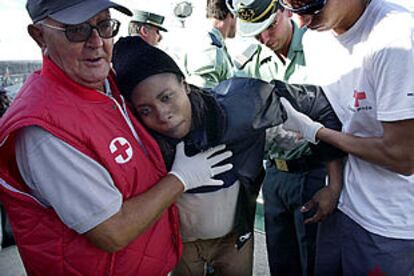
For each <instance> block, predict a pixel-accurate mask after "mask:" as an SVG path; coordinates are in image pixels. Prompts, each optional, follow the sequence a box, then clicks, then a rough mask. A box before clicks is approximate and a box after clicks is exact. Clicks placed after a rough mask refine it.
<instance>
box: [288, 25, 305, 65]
mask: <svg viewBox="0 0 414 276" xmlns="http://www.w3.org/2000/svg"><path fill="white" fill-rule="evenodd" d="M291 22H292V26H293V32H292V41H291V42H290V47H289V52H288V55H287V58H288V59H290V60H292V59H293V57H294V56H295V55H296V53H297V52H303V45H302V37H303V35H304V34H305V31H306V29H301V28H299V26H298V25H297V24H296V23H295V22H294V21H293V20H291Z"/></svg>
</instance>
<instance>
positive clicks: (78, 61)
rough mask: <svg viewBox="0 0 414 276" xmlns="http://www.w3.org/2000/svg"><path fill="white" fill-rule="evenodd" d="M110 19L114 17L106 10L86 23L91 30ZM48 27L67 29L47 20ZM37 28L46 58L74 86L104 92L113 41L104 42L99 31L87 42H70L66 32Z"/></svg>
mask: <svg viewBox="0 0 414 276" xmlns="http://www.w3.org/2000/svg"><path fill="white" fill-rule="evenodd" d="M110 18H111V15H110V13H109V11H108V10H106V11H103V12H100V13H99V14H97V15H96V16H94V17H92V18H91V19H89V20H88V21H87V22H88V23H89V24H91V25H92V26H96V24H97V23H99V22H101V21H103V20H106V19H110ZM45 23H47V24H48V25H52V26H55V27H60V28H65V25H63V24H62V23H59V22H57V21H54V20H52V19H46V20H45ZM37 28H39V29H40V31H41V33H42V41H41V42H40V44H41V47H42V51H43V54H44V55H45V56H47V57H49V58H50V59H51V60H52V61H53V62H54V63H56V65H57V66H59V67H60V68H61V69H62V70H63V71H64V72H65V73H66V74H67V75H68V76H69V77H70V78H71V79H72V80H74V81H75V82H77V83H79V84H81V85H83V86H86V87H89V88H93V89H99V90H102V89H103V83H104V80H105V79H106V77H107V76H108V73H109V70H110V64H111V58H112V47H113V39H112V38H108V39H104V38H101V37H100V36H99V34H98V32H97V30H96V29H94V30H92V33H91V36H90V37H89V38H88V39H87V40H86V41H83V42H70V41H69V40H68V39H67V38H66V36H65V33H64V32H63V31H59V30H56V29H53V28H50V27H46V26H42V25H41V24H39V25H38V26H37ZM38 43H39V42H38Z"/></svg>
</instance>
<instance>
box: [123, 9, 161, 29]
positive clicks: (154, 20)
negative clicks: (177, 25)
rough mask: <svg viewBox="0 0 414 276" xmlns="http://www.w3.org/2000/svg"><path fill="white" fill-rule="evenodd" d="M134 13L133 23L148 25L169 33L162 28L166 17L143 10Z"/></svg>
mask: <svg viewBox="0 0 414 276" xmlns="http://www.w3.org/2000/svg"><path fill="white" fill-rule="evenodd" d="M133 11H134V15H133V16H132V19H131V22H133V21H135V22H139V23H143V24H148V25H151V26H154V27H156V28H158V29H160V30H161V31H164V32H167V29H166V28H164V27H163V26H162V23H163V22H164V19H165V18H164V16H162V15H158V14H156V13H151V12H147V11H141V10H133Z"/></svg>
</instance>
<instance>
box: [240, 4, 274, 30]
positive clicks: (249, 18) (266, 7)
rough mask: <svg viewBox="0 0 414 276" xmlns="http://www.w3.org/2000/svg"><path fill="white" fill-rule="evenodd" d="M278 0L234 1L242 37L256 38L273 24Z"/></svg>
mask: <svg viewBox="0 0 414 276" xmlns="http://www.w3.org/2000/svg"><path fill="white" fill-rule="evenodd" d="M278 8H279V2H278V0H233V9H234V12H235V14H236V16H237V21H238V24H239V28H238V30H239V34H240V35H241V36H255V35H258V34H260V33H261V32H263V31H264V30H266V29H267V27H269V26H270V24H272V23H273V21H274V20H275V17H276V11H277V9H278Z"/></svg>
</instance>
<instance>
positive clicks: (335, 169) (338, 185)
mask: <svg viewBox="0 0 414 276" xmlns="http://www.w3.org/2000/svg"><path fill="white" fill-rule="evenodd" d="M326 169H327V171H328V187H329V188H330V189H332V190H333V191H335V192H338V195H339V193H340V192H341V190H342V159H335V160H331V161H329V162H328V163H327V165H326Z"/></svg>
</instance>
